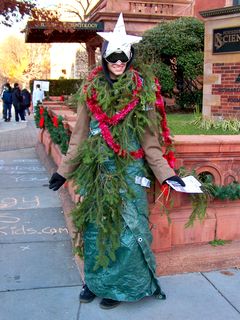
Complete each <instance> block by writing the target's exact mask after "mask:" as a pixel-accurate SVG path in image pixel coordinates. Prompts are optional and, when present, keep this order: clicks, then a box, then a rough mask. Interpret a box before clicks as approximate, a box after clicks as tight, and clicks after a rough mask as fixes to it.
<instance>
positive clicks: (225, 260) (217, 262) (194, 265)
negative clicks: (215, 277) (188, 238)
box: [156, 241, 240, 276]
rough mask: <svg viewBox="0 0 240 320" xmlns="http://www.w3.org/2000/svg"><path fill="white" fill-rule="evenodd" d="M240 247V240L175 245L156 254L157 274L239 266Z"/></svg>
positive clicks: (204, 270)
mask: <svg viewBox="0 0 240 320" xmlns="http://www.w3.org/2000/svg"><path fill="white" fill-rule="evenodd" d="M239 248H240V241H232V242H231V243H228V244H225V245H224V246H218V247H213V246H211V245H210V244H205V245H199V246H196V245H189V246H179V247H174V248H172V250H171V251H167V252H161V253H158V254H156V262H157V275H158V276H160V275H171V274H177V273H185V272H206V271H212V270H219V269H224V268H234V267H237V268H239V267H240V250H239Z"/></svg>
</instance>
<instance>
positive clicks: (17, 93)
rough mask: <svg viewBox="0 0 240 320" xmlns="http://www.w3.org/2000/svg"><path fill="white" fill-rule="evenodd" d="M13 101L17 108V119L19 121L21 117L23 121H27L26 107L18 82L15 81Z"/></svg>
mask: <svg viewBox="0 0 240 320" xmlns="http://www.w3.org/2000/svg"><path fill="white" fill-rule="evenodd" d="M12 103H13V106H14V109H15V120H16V122H19V119H21V121H22V122H26V121H27V120H26V119H25V114H24V107H23V103H22V94H21V90H20V87H19V84H18V83H14V86H13V91H12Z"/></svg>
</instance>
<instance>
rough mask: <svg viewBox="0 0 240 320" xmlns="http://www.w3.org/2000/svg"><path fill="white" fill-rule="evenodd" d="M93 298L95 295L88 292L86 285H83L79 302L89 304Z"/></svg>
mask: <svg viewBox="0 0 240 320" xmlns="http://www.w3.org/2000/svg"><path fill="white" fill-rule="evenodd" d="M95 297H96V295H95V294H94V293H93V292H92V291H90V290H89V289H88V287H87V286H86V285H84V286H83V289H82V291H81V292H80V295H79V299H80V302H83V303H89V302H92V301H93V299H94V298H95Z"/></svg>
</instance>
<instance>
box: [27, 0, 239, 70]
mask: <svg viewBox="0 0 240 320" xmlns="http://www.w3.org/2000/svg"><path fill="white" fill-rule="evenodd" d="M238 4H240V0H214V1H213V0H212V1H209V0H175V1H174V0H163V1H157V0H155V1H150V0H145V1H139V0H137V1H132V0H130V1H129V0H128V1H127V0H121V1H119V0H100V1H97V2H96V5H95V6H94V7H93V8H92V9H91V10H90V12H89V13H88V15H87V16H86V17H85V23H76V31H75V32H72V33H71V34H69V33H64V32H58V31H57V30H54V31H52V32H51V33H48V35H47V36H46V33H44V31H45V29H44V26H43V23H41V25H39V27H37V26H36V24H35V26H32V25H31V22H29V23H28V26H27V28H26V42H40V43H43V42H82V43H86V47H87V52H88V62H89V65H93V64H95V50H96V48H98V47H100V46H101V42H102V39H101V38H100V37H99V36H97V35H96V31H103V30H104V31H111V30H113V28H114V26H115V24H116V21H117V18H118V16H119V13H120V12H122V13H123V15H124V21H125V25H126V31H127V33H129V34H134V35H142V34H143V33H144V31H146V30H148V29H150V28H153V27H154V26H155V25H156V24H158V23H161V22H163V21H167V20H173V19H177V18H180V17H184V16H191V17H192V16H195V17H198V18H199V19H202V17H201V16H200V14H199V12H200V11H204V10H209V9H215V8H223V7H226V6H232V5H238Z"/></svg>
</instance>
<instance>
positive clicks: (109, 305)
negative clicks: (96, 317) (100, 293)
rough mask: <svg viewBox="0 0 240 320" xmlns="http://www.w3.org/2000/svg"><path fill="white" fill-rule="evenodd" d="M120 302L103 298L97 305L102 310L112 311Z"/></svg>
mask: <svg viewBox="0 0 240 320" xmlns="http://www.w3.org/2000/svg"><path fill="white" fill-rule="evenodd" d="M120 303H121V301H117V300H112V299H106V298H103V299H102V300H101V302H100V304H99V306H100V308H102V309H113V308H115V307H117V306H118V305H119V304H120Z"/></svg>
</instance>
